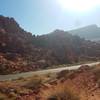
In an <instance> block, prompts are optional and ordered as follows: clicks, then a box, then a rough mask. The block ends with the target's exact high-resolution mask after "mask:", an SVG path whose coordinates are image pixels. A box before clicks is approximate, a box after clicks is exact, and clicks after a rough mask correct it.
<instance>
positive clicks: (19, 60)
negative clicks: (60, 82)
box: [0, 16, 100, 74]
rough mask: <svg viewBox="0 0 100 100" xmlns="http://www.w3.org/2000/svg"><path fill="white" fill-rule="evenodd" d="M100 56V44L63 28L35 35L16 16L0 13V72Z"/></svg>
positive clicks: (41, 67) (42, 67)
mask: <svg viewBox="0 0 100 100" xmlns="http://www.w3.org/2000/svg"><path fill="white" fill-rule="evenodd" d="M97 58H100V44H99V43H96V42H91V41H89V40H85V39H83V38H80V37H79V36H74V35H71V34H69V33H68V32H65V31H63V30H55V31H53V32H51V33H49V34H46V35H41V36H35V35H32V33H29V32H27V31H25V30H24V29H22V28H21V27H20V26H19V24H18V23H17V22H16V21H15V19H14V18H9V17H4V16H0V74H11V73H18V72H25V71H32V70H38V69H45V68H48V67H51V66H53V65H59V64H69V63H76V62H80V61H83V60H96V59H97Z"/></svg>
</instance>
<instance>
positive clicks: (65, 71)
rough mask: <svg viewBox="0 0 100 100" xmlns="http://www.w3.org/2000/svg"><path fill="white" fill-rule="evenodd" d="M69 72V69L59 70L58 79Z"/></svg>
mask: <svg viewBox="0 0 100 100" xmlns="http://www.w3.org/2000/svg"><path fill="white" fill-rule="evenodd" d="M68 73H69V71H68V70H63V71H61V72H59V73H58V74H57V79H60V78H63V77H66V75H67V74H68Z"/></svg>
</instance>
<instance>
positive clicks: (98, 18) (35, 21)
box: [0, 0, 100, 35]
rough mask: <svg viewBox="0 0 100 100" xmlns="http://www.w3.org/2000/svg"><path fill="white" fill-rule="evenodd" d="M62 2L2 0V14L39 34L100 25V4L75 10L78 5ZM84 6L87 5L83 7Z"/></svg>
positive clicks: (29, 30)
mask: <svg viewBox="0 0 100 100" xmlns="http://www.w3.org/2000/svg"><path fill="white" fill-rule="evenodd" d="M83 1H84V0H83ZM85 1H86V0H85ZM87 1H88V0H87ZM61 2H62V1H61ZM61 2H59V0H0V15H4V16H8V17H14V18H15V20H16V21H17V22H18V23H19V24H20V26H21V27H22V28H24V29H25V30H27V31H28V32H31V33H32V34H37V35H40V34H47V33H50V32H52V31H53V30H55V29H62V30H65V31H67V30H72V29H75V28H79V27H83V26H86V25H91V24H97V25H98V26H99V25H100V5H97V6H95V7H94V8H93V7H91V9H90V8H87V9H85V10H84V11H81V10H80V9H82V8H81V6H80V8H77V9H76V10H74V9H75V7H76V6H77V5H76V6H75V7H72V6H73V5H72V6H71V4H72V3H71V4H70V5H69V2H68V0H67V1H66V2H63V3H61ZM90 2H91V1H89V2H88V4H90ZM85 3H86V2H85ZM64 4H67V5H64ZM65 6H68V7H69V8H68V7H65ZM84 6H86V5H85V4H84V5H83V6H82V7H83V8H84ZM87 6H88V5H87ZM79 10H80V11H79Z"/></svg>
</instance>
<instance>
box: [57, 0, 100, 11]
mask: <svg viewBox="0 0 100 100" xmlns="http://www.w3.org/2000/svg"><path fill="white" fill-rule="evenodd" d="M58 1H59V4H60V6H61V7H62V8H63V9H64V10H69V11H76V12H86V11H89V10H91V9H93V8H94V7H96V6H97V5H100V0H58Z"/></svg>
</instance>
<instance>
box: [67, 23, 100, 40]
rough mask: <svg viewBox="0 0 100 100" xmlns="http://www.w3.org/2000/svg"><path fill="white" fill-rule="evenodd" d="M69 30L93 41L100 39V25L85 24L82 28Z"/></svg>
mask: <svg viewBox="0 0 100 100" xmlns="http://www.w3.org/2000/svg"><path fill="white" fill-rule="evenodd" d="M68 32H69V33H71V34H73V35H78V36H80V37H82V38H85V39H88V40H92V41H99V40H100V27H98V26H97V25H96V24H92V25H88V26H84V27H81V28H77V29H74V30H70V31H68Z"/></svg>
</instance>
